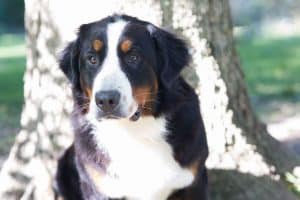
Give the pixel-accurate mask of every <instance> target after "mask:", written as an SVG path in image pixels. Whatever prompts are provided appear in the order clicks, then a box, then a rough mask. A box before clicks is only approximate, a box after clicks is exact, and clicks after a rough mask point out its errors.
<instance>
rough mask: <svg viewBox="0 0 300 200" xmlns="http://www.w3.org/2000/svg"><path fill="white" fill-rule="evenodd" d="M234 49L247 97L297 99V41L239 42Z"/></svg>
mask: <svg viewBox="0 0 300 200" xmlns="http://www.w3.org/2000/svg"><path fill="white" fill-rule="evenodd" d="M237 48H238V52H239V54H240V58H241V62H242V67H243V70H244V73H245V76H246V81H247V83H248V86H249V89H250V94H251V96H255V97H262V98H265V97H267V98H269V97H270V98H274V97H275V98H293V97H296V96H299V94H300V37H293V38H285V39H266V38H265V39H262V38H260V39H259V38H252V39H249V38H248V39H246V38H239V39H237Z"/></svg>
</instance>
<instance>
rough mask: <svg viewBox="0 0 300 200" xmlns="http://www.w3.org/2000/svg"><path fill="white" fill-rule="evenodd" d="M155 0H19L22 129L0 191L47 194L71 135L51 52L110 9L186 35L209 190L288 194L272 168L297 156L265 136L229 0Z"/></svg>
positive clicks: (247, 195)
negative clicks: (23, 58)
mask: <svg viewBox="0 0 300 200" xmlns="http://www.w3.org/2000/svg"><path fill="white" fill-rule="evenodd" d="M160 3H161V5H160ZM160 3H159V1H158V0H147V1H138V0H128V1H125V0H112V1H110V2H109V3H106V5H105V6H103V2H102V3H101V2H100V1H97V0H85V1H83V2H78V1H72V0H65V1H60V0H51V1H50V0H26V1H25V7H26V12H25V22H26V31H27V36H26V38H27V49H28V53H27V70H26V73H25V76H24V81H25V85H24V90H25V105H24V109H23V113H22V120H21V123H22V130H21V132H20V133H19V134H18V136H17V138H16V142H15V144H14V146H13V148H12V150H11V152H10V155H9V158H8V160H7V161H6V163H5V164H4V166H3V169H2V171H1V174H0V199H8V200H9V199H24V200H25V199H53V193H52V189H51V184H52V177H53V174H54V171H55V166H56V159H57V158H58V156H59V153H60V152H61V151H62V150H63V149H64V148H65V147H66V146H68V145H69V144H70V142H71V141H72V134H70V132H71V131H70V124H69V114H70V111H71V109H72V102H71V100H70V90H69V85H68V84H67V83H66V80H65V78H63V76H62V74H61V72H60V71H59V69H58V66H57V63H56V58H57V52H58V50H59V49H61V48H62V46H63V45H64V44H65V43H66V42H67V41H69V40H72V39H74V36H75V34H74V33H75V30H76V27H78V26H79V25H80V24H82V23H86V22H90V21H93V20H97V19H100V18H102V17H105V16H106V15H109V14H112V13H113V12H123V13H126V14H129V15H134V16H137V17H139V18H142V19H144V20H148V21H151V22H153V23H155V24H157V25H160V24H161V22H163V23H164V25H167V26H170V25H171V26H173V28H174V29H175V30H177V31H178V32H179V33H181V34H182V36H183V37H185V38H187V39H188V41H189V42H190V44H191V53H192V56H193V62H192V65H193V66H194V67H195V68H194V69H195V70H194V71H195V72H196V74H197V75H198V77H199V81H194V80H195V79H196V78H197V77H196V76H195V74H194V73H193V69H192V68H191V69H190V71H187V72H185V75H186V76H187V78H188V79H192V81H191V83H192V84H194V85H195V87H196V88H197V91H198V92H199V97H200V100H201V109H202V114H203V116H204V122H205V126H206V130H207V134H208V142H209V148H210V157H209V160H208V162H207V165H208V167H209V168H210V169H211V170H210V173H209V174H210V176H209V178H210V181H211V197H212V198H211V199H230V200H232V199H234V200H235V199H238V200H239V199H243V200H246V199H253V200H254V199H260V200H269V199H275V200H277V199H278V200H279V199H280V200H281V199H286V200H292V199H296V197H295V196H294V195H293V194H292V193H290V192H289V191H288V189H287V187H286V186H285V184H284V183H283V181H282V180H281V179H279V175H284V173H286V172H289V171H292V170H293V168H294V167H295V166H297V165H300V162H299V158H297V157H296V156H294V155H292V154H289V153H288V152H287V150H286V149H283V148H282V147H281V146H280V144H279V143H278V142H277V141H275V140H274V139H273V138H271V137H270V136H269V135H268V133H267V131H266V129H265V126H264V125H263V124H261V123H260V122H259V121H258V120H257V118H256V117H255V115H254V113H253V111H252V108H251V106H250V102H249V98H248V95H247V90H246V86H245V83H244V77H243V73H242V71H241V68H240V63H239V60H238V56H237V54H236V51H235V49H234V45H233V37H232V24H231V19H230V12H229V6H228V1H227V0H197V1H196V0H185V1H184V0H177V1H172V0H161V2H160ZM150 8H151V9H150ZM161 10H162V11H163V12H162V11H161ZM79 13H80V14H79Z"/></svg>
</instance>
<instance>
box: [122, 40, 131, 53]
mask: <svg viewBox="0 0 300 200" xmlns="http://www.w3.org/2000/svg"><path fill="white" fill-rule="evenodd" d="M131 46H132V41H131V40H129V39H127V40H124V41H123V42H122V43H121V50H122V51H123V52H124V53H127V52H128V51H129V50H130V49H131Z"/></svg>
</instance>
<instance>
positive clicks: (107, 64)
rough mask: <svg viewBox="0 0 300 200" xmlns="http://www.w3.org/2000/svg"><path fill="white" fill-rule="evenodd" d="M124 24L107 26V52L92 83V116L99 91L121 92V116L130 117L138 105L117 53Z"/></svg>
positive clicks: (122, 22)
mask: <svg viewBox="0 0 300 200" xmlns="http://www.w3.org/2000/svg"><path fill="white" fill-rule="evenodd" d="M126 24H127V22H125V21H118V22H115V23H111V24H108V26H107V41H108V43H107V45H106V46H107V54H106V57H105V59H104V61H103V64H102V66H101V70H100V71H99V72H98V74H97V75H96V77H95V80H94V83H93V98H92V100H91V104H90V112H91V115H92V117H95V115H96V112H97V109H98V108H97V105H96V103H95V94H96V93H97V92H99V91H108V90H117V91H118V92H119V93H120V94H121V99H120V104H119V108H120V112H121V115H122V116H125V117H130V116H132V115H133V114H134V112H135V111H136V110H137V107H138V105H137V103H136V102H135V100H134V98H133V95H132V87H131V85H130V82H129V80H128V78H127V76H126V74H125V73H124V72H123V71H122V70H121V66H120V62H119V57H118V54H117V52H118V44H119V39H120V37H121V35H122V32H123V30H124V28H125V26H126Z"/></svg>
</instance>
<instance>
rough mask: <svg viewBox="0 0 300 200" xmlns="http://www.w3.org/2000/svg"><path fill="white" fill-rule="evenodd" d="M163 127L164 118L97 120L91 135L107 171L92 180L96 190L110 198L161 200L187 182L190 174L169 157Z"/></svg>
mask: <svg viewBox="0 0 300 200" xmlns="http://www.w3.org/2000/svg"><path fill="white" fill-rule="evenodd" d="M165 127H166V120H165V119H164V118H159V119H154V118H153V117H143V118H141V119H140V120H139V121H137V122H130V121H127V120H109V121H105V122H101V123H100V124H99V125H98V126H97V130H96V131H95V132H94V136H95V139H96V140H97V144H98V146H99V148H103V149H105V150H106V151H107V153H108V155H109V156H110V159H111V162H110V164H109V166H108V168H107V173H106V174H103V175H101V176H98V178H97V179H95V180H93V181H94V182H95V185H96V187H97V188H98V190H100V191H101V192H102V193H104V194H106V195H108V196H110V197H113V198H121V197H126V198H127V199H149V200H150V199H151V200H163V199H166V198H167V197H168V196H169V195H170V193H171V192H172V191H173V190H176V189H179V188H183V187H186V186H188V185H189V184H191V183H192V181H193V175H192V173H191V172H190V171H189V170H188V169H184V168H182V167H181V166H180V165H179V164H178V163H177V162H176V161H175V160H174V158H173V152H172V149H171V146H170V145H169V144H168V143H167V142H166V140H165V137H166V134H168V133H167V131H166V128H165ZM88 171H91V169H88Z"/></svg>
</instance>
